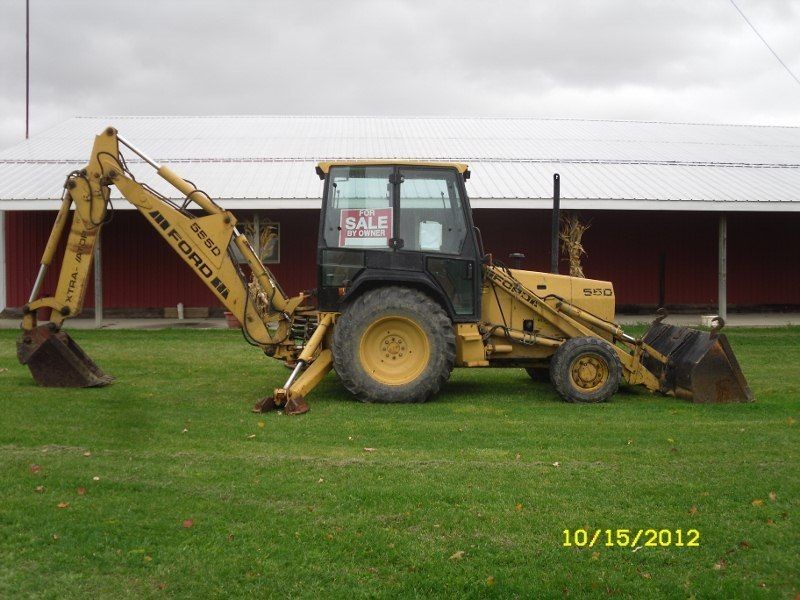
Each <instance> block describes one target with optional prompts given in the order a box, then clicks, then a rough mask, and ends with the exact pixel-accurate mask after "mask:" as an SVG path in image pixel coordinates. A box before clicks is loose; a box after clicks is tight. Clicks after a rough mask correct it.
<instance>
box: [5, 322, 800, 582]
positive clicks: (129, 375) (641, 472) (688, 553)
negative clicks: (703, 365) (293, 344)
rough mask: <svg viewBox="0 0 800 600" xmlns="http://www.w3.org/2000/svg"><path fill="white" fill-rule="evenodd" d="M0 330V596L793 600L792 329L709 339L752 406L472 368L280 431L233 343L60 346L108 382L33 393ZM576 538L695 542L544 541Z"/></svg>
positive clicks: (259, 372) (797, 374)
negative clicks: (733, 355)
mask: <svg viewBox="0 0 800 600" xmlns="http://www.w3.org/2000/svg"><path fill="white" fill-rule="evenodd" d="M15 336H16V332H13V331H2V332H0V368H2V372H0V402H2V420H1V421H0V423H1V424H0V486H1V487H0V489H2V495H0V597H4V598H15V597H20V596H37V597H52V598H56V597H58V598H72V597H75V598H87V597H89V598H91V597H101V598H105V597H137V598H138V597H150V596H154V597H155V596H165V595H171V596H198V597H199V596H202V597H208V596H221V595H226V596H227V595H230V596H280V597H283V596H302V597H398V596H403V597H404V596H434V595H436V596H446V597H450V598H456V597H484V596H486V597H503V598H506V597H515V596H516V597H521V598H532V597H551V596H553V597H561V596H562V595H563V596H566V595H568V596H570V597H582V596H589V595H591V596H606V595H611V596H618V597H637V598H638V597H655V596H666V597H678V598H680V597H692V596H696V597H698V598H700V597H726V598H736V597H741V598H780V597H783V598H794V597H795V595H796V594H798V593H800V444H798V442H800V436H798V434H800V402H798V399H799V398H800V368H798V365H800V329H798V328H794V329H772V330H739V331H737V330H732V331H730V332H729V337H730V338H731V342H732V344H733V346H734V349H735V350H736V352H737V355H738V356H739V359H740V362H741V364H742V368H743V370H744V371H745V373H746V375H747V377H748V379H749V381H750V384H751V387H752V389H753V391H754V393H755V395H756V402H755V403H753V404H745V405H719V406H712V405H693V404H689V403H687V402H685V401H681V400H675V399H670V398H664V397H659V396H654V395H649V394H647V393H645V392H641V391H638V390H626V391H624V392H622V393H620V394H619V395H617V396H616V397H615V398H614V400H613V401H612V402H610V403H608V404H603V405H568V404H564V403H562V402H560V401H559V400H558V399H557V397H556V395H555V393H554V392H553V391H552V390H551V389H550V387H549V386H548V385H546V384H541V383H534V382H532V381H530V380H529V379H528V377H527V375H526V374H525V373H524V371H522V370H521V369H511V370H477V369H472V370H456V371H455V372H454V373H453V377H452V379H451V381H450V383H449V385H448V386H447V388H446V390H445V391H444V392H443V393H442V394H440V395H439V396H438V397H437V398H436V400H435V401H433V402H430V403H428V404H424V405H406V406H383V405H362V404H360V403H356V402H354V401H352V400H351V399H350V397H349V396H348V394H347V393H346V392H345V390H344V389H343V388H342V387H341V385H340V384H339V382H338V380H337V379H336V376H335V375H333V374H331V375H329V376H328V378H327V379H326V380H325V381H324V382H323V384H322V385H321V386H320V387H319V388H318V389H317V390H316V391H315V392H314V393H313V394H312V395H311V396H310V398H309V403H310V405H311V412H309V413H308V414H307V415H304V416H301V417H291V418H290V417H286V416H282V415H279V414H276V413H273V414H267V415H254V414H251V413H250V412H249V410H250V406H251V404H252V403H253V402H254V401H255V400H256V399H257V398H259V397H260V396H262V395H265V394H267V393H268V392H270V391H271V390H272V388H274V387H276V386H277V385H280V384H282V383H283V380H284V379H285V377H286V376H287V375H288V371H287V370H286V369H285V368H284V367H282V366H281V365H280V364H279V363H277V362H275V361H272V360H269V359H267V358H265V357H263V356H261V355H260V354H259V352H258V351H257V350H256V349H254V348H251V347H249V346H247V345H246V344H245V343H243V341H242V338H241V336H240V335H238V333H236V332H230V331H178V330H172V331H97V332H95V331H79V332H77V333H76V335H75V337H76V339H77V340H78V342H79V343H80V344H81V345H82V346H83V347H84V349H85V350H86V351H87V352H88V353H89V355H90V356H92V357H93V358H94V359H95V360H96V361H97V362H98V363H99V364H100V365H101V366H102V367H103V368H104V369H105V370H106V371H107V372H108V373H110V374H113V375H115V376H116V377H117V381H116V383H115V384H114V385H112V386H111V387H108V388H104V389H89V390H84V389H80V390H67V389H43V388H38V387H36V386H35V385H34V383H33V381H32V380H31V378H30V375H29V373H28V371H27V369H26V368H24V367H22V366H20V365H19V364H18V363H17V361H16V357H15V354H14V338H15ZM367 449H372V450H367ZM59 506H61V508H59ZM582 527H587V528H588V530H589V532H590V535H591V533H592V532H593V531H594V530H596V529H598V528H599V529H603V530H604V529H607V528H608V529H613V530H616V529H631V530H634V533H635V531H636V530H638V529H640V528H641V529H648V528H654V529H662V528H664V529H670V530H673V532H674V530H676V529H681V530H683V531H684V532H686V531H687V530H689V529H696V530H698V531H699V532H700V539H699V542H700V545H699V547H686V546H683V547H675V546H672V547H648V546H644V545H643V543H642V542H640V543H639V544H638V545H639V546H642V547H641V548H639V549H637V550H636V551H634V550H633V549H632V548H630V547H627V548H620V547H606V546H605V545H604V542H605V537H602V538H601V540H600V541H598V542H597V545H596V546H595V547H593V548H588V547H586V548H579V547H576V546H572V547H564V546H563V543H564V534H563V530H564V529H570V530H574V529H576V528H582ZM673 535H674V534H673ZM684 535H686V534H685V533H684ZM603 536H605V534H604V533H603ZM673 541H674V540H673ZM685 541H686V539H684V542H685Z"/></svg>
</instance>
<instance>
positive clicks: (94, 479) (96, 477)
mask: <svg viewBox="0 0 800 600" xmlns="http://www.w3.org/2000/svg"><path fill="white" fill-rule="evenodd" d="M92 481H100V478H99V477H98V476H97V475H95V476H94V477H92Z"/></svg>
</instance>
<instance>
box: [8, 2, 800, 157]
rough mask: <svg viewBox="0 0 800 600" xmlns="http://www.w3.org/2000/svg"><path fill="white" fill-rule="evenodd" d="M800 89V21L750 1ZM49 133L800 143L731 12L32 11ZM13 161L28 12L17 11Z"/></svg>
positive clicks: (755, 46) (202, 7)
mask: <svg viewBox="0 0 800 600" xmlns="http://www.w3.org/2000/svg"><path fill="white" fill-rule="evenodd" d="M738 3H739V5H740V6H741V7H742V9H743V10H744V11H745V12H746V13H747V14H748V15H749V16H750V18H751V20H752V21H753V22H754V23H755V24H756V26H757V27H758V28H759V29H760V31H761V32H762V33H763V34H764V35H765V36H766V37H767V39H768V40H769V41H770V43H771V44H772V45H773V47H774V48H775V49H776V50H777V51H778V52H779V53H780V54H781V55H782V57H783V59H784V60H785V62H787V64H789V65H790V66H792V67H793V68H794V70H795V71H796V72H800V36H798V35H797V31H798V30H800V27H799V25H800V3H798V2H792V1H790V0H774V1H764V0H761V1H759V2H756V1H755V0H738ZM31 4H32V9H31V14H32V25H31V34H32V84H31V92H32V105H31V116H32V132H33V134H34V135H35V134H36V133H37V132H39V131H42V130H43V129H45V128H47V127H50V126H52V125H54V124H56V123H58V122H59V121H61V120H64V119H66V118H69V117H71V116H74V115H78V114H80V115H114V114H167V115H169V114H267V113H272V114H301V113H302V114H376V115H388V114H398V115H419V114H429V115H513V116H533V117H583V118H613V119H644V120H684V121H704V122H709V121H710V122H738V123H773V124H789V125H800V86H798V85H797V84H796V83H795V82H794V81H792V80H791V78H790V77H789V76H788V74H787V73H786V72H785V71H783V69H782V68H781V67H780V65H778V64H777V62H776V61H775V60H774V58H773V57H772V56H771V55H770V54H769V52H768V51H767V49H766V48H764V47H763V45H762V44H761V42H760V41H759V40H758V39H757V38H756V37H755V36H754V35H753V33H752V31H750V30H749V29H748V28H747V26H746V25H745V23H744V22H743V21H742V20H741V18H740V17H739V15H738V14H736V12H735V10H734V9H733V7H732V6H731V5H730V4H729V3H728V2H726V1H724V0H718V1H714V2H696V1H690V0H685V1H667V0H663V1H659V0H650V1H636V2H633V1H624V0H604V1H599V0H593V1H592V0H565V1H560V2H558V1H555V0H552V1H539V2H530V1H526V2H523V1H518V0H510V1H503V2H497V1H494V2H490V1H477V0H473V1H469V0H467V1H465V0H461V1H450V0H445V1H436V2H422V1H420V0H407V1H401V0H394V1H389V0H371V1H367V0H363V1H358V0H350V1H347V0H337V1H336V2H331V1H308V2H301V1H293V2H291V1H274V2H255V1H252V2H247V1H243V0H240V1H226V2H222V1H220V0H214V1H188V0H184V1H181V0H161V1H158V2H157V1H152V2H150V1H144V0H140V1H139V2H135V3H132V2H126V1H121V0H117V1H112V0H107V1H105V2H102V1H100V0H92V1H90V0H71V1H68V0H61V1H57V0H31ZM0 56H2V58H1V59H0V148H2V147H6V146H8V145H11V144H13V143H16V142H17V141H19V140H20V139H21V138H22V135H23V133H24V3H23V2H13V3H12V2H5V3H3V4H2V7H0Z"/></svg>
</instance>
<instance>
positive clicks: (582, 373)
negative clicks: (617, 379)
mask: <svg viewBox="0 0 800 600" xmlns="http://www.w3.org/2000/svg"><path fill="white" fill-rule="evenodd" d="M569 375H570V383H571V384H572V387H574V388H575V389H576V390H578V391H580V392H594V391H596V390H598V389H600V388H601V387H603V385H604V384H605V383H606V382H607V381H608V378H609V370H608V363H607V362H606V360H605V358H603V357H602V356H600V355H599V354H594V353H586V354H581V355H580V356H578V357H577V358H575V360H573V361H572V364H571V365H570V366H569Z"/></svg>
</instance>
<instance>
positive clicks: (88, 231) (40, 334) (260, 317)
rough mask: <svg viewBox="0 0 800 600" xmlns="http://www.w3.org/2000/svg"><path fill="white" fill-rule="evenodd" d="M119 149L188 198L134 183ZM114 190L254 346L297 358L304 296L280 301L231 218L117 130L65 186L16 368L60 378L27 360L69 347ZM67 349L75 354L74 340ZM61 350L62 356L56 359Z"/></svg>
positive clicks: (29, 307)
mask: <svg viewBox="0 0 800 600" xmlns="http://www.w3.org/2000/svg"><path fill="white" fill-rule="evenodd" d="M120 144H122V145H124V146H126V147H127V148H128V149H130V150H131V151H133V152H134V153H136V154H137V155H139V156H140V157H141V158H142V159H143V160H144V161H145V162H147V163H149V164H150V165H151V166H152V167H153V168H154V169H156V172H157V173H158V175H159V176H161V177H162V178H163V179H164V180H166V181H167V182H169V183H170V184H171V185H172V186H173V187H175V188H176V189H178V190H179V191H180V192H181V194H182V195H183V196H184V197H185V200H184V201H183V203H182V204H180V205H177V204H175V203H173V202H172V201H170V200H169V199H167V198H165V197H163V196H161V195H160V194H158V193H157V192H155V190H153V189H152V188H150V187H149V186H147V185H146V184H143V183H140V182H138V181H137V180H136V179H135V177H134V176H133V175H132V174H131V173H130V171H128V169H127V167H126V164H125V160H124V158H123V157H122V155H121V154H120ZM111 185H114V186H116V187H117V189H118V190H119V191H120V193H121V194H122V196H123V197H124V198H125V199H126V200H127V201H128V202H130V203H131V204H133V205H134V206H135V207H136V209H137V210H138V211H139V212H140V213H141V214H142V215H143V216H144V218H145V219H146V220H147V222H148V223H150V224H151V225H152V226H153V228H154V229H155V230H156V231H157V232H158V233H159V235H161V237H162V238H163V239H164V240H165V241H166V242H167V243H168V244H169V246H170V247H171V248H172V249H173V250H174V251H175V253H176V254H178V255H179V256H180V257H181V258H182V259H183V260H184V262H185V263H186V264H187V265H189V267H190V268H191V269H192V270H193V271H194V273H195V274H196V275H197V276H198V277H199V278H200V280H201V281H203V283H204V284H205V285H206V286H207V287H208V288H209V289H210V290H211V292H212V293H213V294H214V295H215V296H216V297H217V298H218V299H219V301H220V302H221V303H222V304H223V305H224V306H225V307H226V308H227V309H228V310H229V311H230V312H232V313H233V314H234V315H235V316H236V317H237V319H239V321H240V323H242V329H243V331H244V333H245V335H246V336H247V338H248V339H249V340H250V341H251V343H253V344H254V345H257V346H259V347H261V348H262V349H263V350H264V352H265V353H267V354H268V355H270V356H275V357H276V358H292V357H293V355H294V354H295V353H296V352H297V350H296V348H295V344H296V342H295V341H294V340H292V339H290V338H291V335H290V333H291V326H292V318H293V316H294V314H295V311H297V310H298V307H301V305H302V304H303V303H304V301H305V300H306V296H305V295H304V294H299V295H298V296H295V297H293V298H288V297H287V296H286V295H285V293H284V292H283V290H282V289H281V288H280V286H279V285H278V283H277V281H276V280H275V278H274V277H273V275H272V273H271V272H270V271H269V269H267V268H266V267H265V266H264V265H263V264H262V263H261V261H260V260H259V258H258V256H257V255H256V254H255V252H254V251H253V249H252V247H251V246H250V243H249V242H248V240H247V238H246V237H245V236H244V235H243V234H242V233H240V232H239V230H238V229H237V228H236V218H235V217H234V216H233V215H232V214H231V213H230V212H228V211H225V210H224V209H222V208H221V207H220V206H218V205H217V204H216V203H215V202H214V201H213V200H212V199H211V198H210V197H209V196H208V195H207V194H205V193H204V192H202V191H201V190H198V189H197V188H196V187H195V186H194V185H193V184H191V183H190V182H188V181H186V180H184V179H182V178H181V177H179V176H178V175H177V174H175V173H174V172H173V171H171V170H170V169H169V168H168V167H166V166H162V165H159V164H157V163H156V162H155V161H153V160H152V159H150V158H149V157H147V156H146V155H145V154H144V153H142V152H140V151H139V150H137V149H136V148H134V147H133V146H132V145H131V144H130V143H128V142H127V141H125V140H124V139H122V138H121V137H120V136H118V135H117V131H116V130H115V129H114V128H112V127H109V128H108V129H106V130H105V131H104V132H103V133H102V134H100V135H98V136H97V137H96V138H95V141H94V146H93V149H92V154H91V157H90V160H89V164H88V165H87V167H86V168H85V169H82V170H81V171H75V172H73V173H71V174H70V175H69V177H68V178H67V181H66V183H65V186H64V194H63V197H62V203H61V207H60V210H59V213H58V216H57V218H56V221H55V224H54V226H53V229H52V231H51V233H50V237H49V239H48V242H47V245H46V247H45V251H44V253H43V256H42V261H41V266H40V269H39V274H38V276H37V278H36V282H35V284H34V288H33V291H32V292H31V296H30V301H29V302H28V303H27V304H26V305H25V307H24V316H23V323H22V329H23V336H22V339H21V343H20V345H19V350H18V353H19V358H20V360H21V361H22V362H24V363H27V364H28V365H29V366H30V367H31V371H32V372H33V374H34V378H35V379H37V381H40V380H43V379H47V380H48V381H49V380H52V379H53V378H55V379H58V375H57V374H54V370H57V367H54V366H53V365H52V364H49V362H48V364H43V365H41V369H38V370H39V371H40V373H39V374H38V375H37V368H36V367H35V364H34V363H35V362H36V361H35V360H32V358H33V355H34V354H36V353H37V352H36V351H37V350H38V349H39V346H41V345H42V344H44V343H45V342H46V341H48V340H50V338H53V337H54V336H57V335H60V336H62V338H61V341H64V342H67V340H66V338H64V337H63V336H66V334H65V333H63V332H60V329H61V326H62V324H63V322H64V321H65V319H67V318H69V317H74V316H77V315H78V314H80V312H81V310H82V308H83V301H84V297H85V294H86V289H87V285H88V281H89V275H90V272H91V266H92V257H93V249H94V246H95V244H96V241H97V237H98V235H99V234H100V231H101V230H102V228H103V226H104V224H105V223H106V222H107V216H108V204H109V197H110V189H109V187H110V186H111ZM191 204H194V205H196V207H197V208H199V209H201V210H202V213H203V214H202V215H200V216H198V215H195V214H193V213H191V212H189V210H188V207H189V206H190V205H191ZM72 209H74V210H72ZM70 212H72V222H71V225H70V229H69V233H68V237H67V244H66V248H65V251H64V257H63V260H62V263H61V270H60V273H59V278H58V285H57V287H56V291H55V293H54V294H53V295H52V296H48V297H44V298H38V295H39V291H40V289H41V285H42V282H43V280H44V275H45V273H46V271H47V268H48V267H49V266H50V264H51V263H52V261H53V258H54V256H55V253H56V248H57V247H58V245H59V241H60V239H61V237H62V235H63V231H64V229H65V228H66V223H67V221H68V219H69V215H70ZM234 246H235V247H236V248H237V249H238V250H239V252H240V253H241V255H242V256H243V257H244V259H245V261H246V264H247V265H248V266H249V267H250V269H251V271H252V274H253V283H248V282H247V280H246V278H245V276H244V274H243V273H242V271H241V269H240V267H239V265H238V264H237V261H236V260H235V259H234V255H233V252H232V248H233V247H234ZM42 308H46V309H50V318H49V321H50V323H49V324H48V325H47V326H41V327H37V320H36V313H37V311H38V310H39V309H42ZM67 337H68V336H67ZM53 343H56V342H53ZM66 345H67V346H75V347H76V348H77V345H76V344H74V342H72V341H71V340H69V341H68V343H66ZM62 350H64V349H63V348H60V349H59V352H61V351H62ZM78 350H79V348H78ZM44 354H47V353H46V352H45V353H44ZM78 355H79V357H78V359H77V360H78V362H81V361H82V360H83V358H84V357H85V355H83V353H82V351H80V352H78ZM52 360H58V358H53V359H52ZM68 362H69V361H68ZM89 362H91V361H89ZM92 364H93V363H92ZM45 371H46V372H47V373H46V374H45ZM89 371H91V369H89ZM67 379H70V380H75V381H80V377H71V376H67ZM87 379H89V380H90V381H89V385H102V383H92V382H91V377H89V376H88V375H87ZM40 382H41V381H40ZM50 385H55V384H54V383H50Z"/></svg>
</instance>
